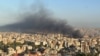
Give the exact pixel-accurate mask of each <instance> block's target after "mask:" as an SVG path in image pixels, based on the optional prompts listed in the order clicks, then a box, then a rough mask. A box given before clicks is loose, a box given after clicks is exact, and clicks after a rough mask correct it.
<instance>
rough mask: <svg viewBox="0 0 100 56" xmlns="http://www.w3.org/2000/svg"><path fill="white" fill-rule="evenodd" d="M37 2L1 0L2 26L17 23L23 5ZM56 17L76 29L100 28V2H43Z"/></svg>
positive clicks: (81, 0)
mask: <svg viewBox="0 0 100 56" xmlns="http://www.w3.org/2000/svg"><path fill="white" fill-rule="evenodd" d="M36 1H37V0H0V26H1V25H5V24H8V23H9V24H10V23H13V22H16V20H18V18H16V14H15V13H17V12H19V8H22V6H23V5H26V6H28V5H31V4H32V3H35V2H36ZM41 1H42V2H43V3H44V5H45V7H47V8H48V9H49V10H51V11H52V12H53V13H54V15H56V17H60V18H62V19H64V20H66V21H68V24H70V25H72V26H75V27H99V28H100V25H99V24H100V0H41Z"/></svg>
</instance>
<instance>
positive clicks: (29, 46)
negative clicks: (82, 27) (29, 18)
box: [0, 32, 100, 56]
mask: <svg viewBox="0 0 100 56" xmlns="http://www.w3.org/2000/svg"><path fill="white" fill-rule="evenodd" d="M0 56H100V37H95V38H70V37H67V36H63V35H62V34H41V33H34V34H26V33H15V32H0Z"/></svg>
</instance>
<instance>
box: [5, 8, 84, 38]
mask: <svg viewBox="0 0 100 56" xmlns="http://www.w3.org/2000/svg"><path fill="white" fill-rule="evenodd" d="M19 18H21V21H19V22H17V23H15V24H10V25H6V26H4V27H3V28H6V29H9V30H10V31H20V32H24V33H33V32H42V33H61V34H64V35H68V36H70V37H82V35H81V34H80V32H79V31H78V30H74V29H73V27H71V26H70V25H68V24H67V23H66V21H64V20H59V19H55V18H54V17H53V16H52V15H51V14H50V13H49V11H47V10H46V9H45V8H43V7H41V8H39V9H38V10H37V11H34V10H32V9H31V10H30V11H27V12H25V13H23V14H22V16H20V17H19Z"/></svg>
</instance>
